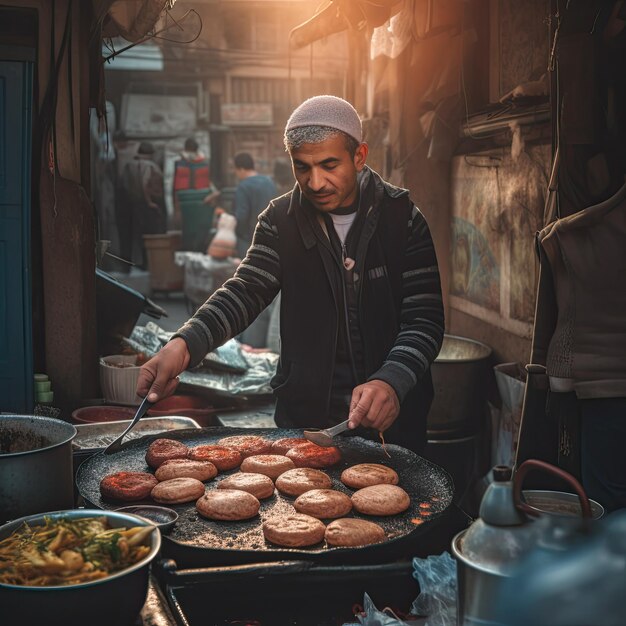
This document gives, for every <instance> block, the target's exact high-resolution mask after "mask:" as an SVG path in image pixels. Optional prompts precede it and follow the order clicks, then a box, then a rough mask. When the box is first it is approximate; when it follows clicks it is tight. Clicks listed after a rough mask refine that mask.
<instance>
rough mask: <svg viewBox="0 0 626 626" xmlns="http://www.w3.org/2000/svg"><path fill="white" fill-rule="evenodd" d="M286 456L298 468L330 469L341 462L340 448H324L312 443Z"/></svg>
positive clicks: (300, 445)
mask: <svg viewBox="0 0 626 626" xmlns="http://www.w3.org/2000/svg"><path fill="white" fill-rule="evenodd" d="M285 456H287V457H288V458H290V459H291V460H292V461H293V462H294V463H295V465H296V467H317V468H319V467H330V466H331V465H335V464H336V463H339V461H341V452H339V448H335V447H334V446H331V447H330V448H324V447H322V446H318V445H317V444H316V443H313V442H311V441H307V443H301V444H299V445H297V446H295V447H293V448H291V450H288V451H287V454H286V455H285Z"/></svg>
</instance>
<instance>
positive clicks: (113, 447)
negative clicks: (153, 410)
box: [104, 396, 154, 454]
mask: <svg viewBox="0 0 626 626" xmlns="http://www.w3.org/2000/svg"><path fill="white" fill-rule="evenodd" d="M153 404H154V403H153V402H148V396H146V397H145V398H144V399H143V402H142V403H141V404H140V405H139V408H138V409H137V413H135V417H133V421H132V422H131V423H130V424H129V425H128V428H127V429H126V430H125V431H124V432H123V433H122V434H121V435H120V436H119V437H118V438H117V439H115V440H114V441H112V442H111V443H110V444H109V445H108V446H107V447H106V448H105V449H104V453H105V454H113V453H114V452H117V451H118V450H120V449H121V448H122V439H124V437H125V436H126V435H127V434H128V432H129V431H130V430H131V429H132V428H133V427H134V426H135V424H136V423H137V422H138V421H139V420H140V419H141V418H142V417H143V416H144V415H145V414H146V411H147V410H148V409H149V408H150V407H151V406H152V405H153Z"/></svg>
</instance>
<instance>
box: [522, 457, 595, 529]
mask: <svg viewBox="0 0 626 626" xmlns="http://www.w3.org/2000/svg"><path fill="white" fill-rule="evenodd" d="M532 470H543V471H544V472H548V473H549V474H553V475H554V476H556V477H557V478H560V479H561V480H563V481H565V482H566V483H568V484H569V486H570V487H571V488H572V489H573V490H574V491H575V492H576V495H577V496H578V499H579V500H580V508H581V512H582V517H583V519H591V505H590V504H589V498H588V497H587V494H586V493H585V490H584V489H583V486H582V485H581V484H580V483H579V482H578V481H577V480H576V479H575V478H574V477H573V476H572V475H571V474H568V473H567V472H566V471H564V470H562V469H561V468H559V467H556V466H554V465H550V463H546V462H545V461H539V460H537V459H528V460H527V461H524V462H523V463H522V464H521V465H520V466H519V467H518V468H517V471H516V472H515V476H514V477H513V501H514V502H515V506H516V507H517V508H518V509H519V510H520V511H523V512H524V513H526V514H527V515H532V516H535V517H536V516H538V515H539V512H538V511H537V509H534V508H533V507H531V506H529V505H528V504H526V502H523V501H522V483H523V482H524V478H526V475H527V474H528V473H529V472H530V471H532Z"/></svg>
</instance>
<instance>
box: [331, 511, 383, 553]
mask: <svg viewBox="0 0 626 626" xmlns="http://www.w3.org/2000/svg"><path fill="white" fill-rule="evenodd" d="M324 536H325V538H326V542H327V543H328V545H329V546H345V547H354V546H367V545H369V544H371V543H380V542H381V541H385V539H386V538H387V536H386V535H385V531H384V530H383V529H382V528H381V527H380V526H379V525H378V524H374V522H368V521H367V520H364V519H356V518H354V517H346V518H344V519H336V520H334V521H332V522H331V523H330V524H328V526H327V527H326V533H325V535H324Z"/></svg>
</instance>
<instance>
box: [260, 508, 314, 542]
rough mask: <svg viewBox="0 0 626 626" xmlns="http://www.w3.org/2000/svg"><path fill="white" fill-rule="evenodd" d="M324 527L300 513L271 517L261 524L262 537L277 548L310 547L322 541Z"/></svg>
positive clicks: (312, 518)
mask: <svg viewBox="0 0 626 626" xmlns="http://www.w3.org/2000/svg"><path fill="white" fill-rule="evenodd" d="M325 530H326V527H325V526H324V524H323V523H322V522H320V521H319V520H318V519H317V518H315V517H311V516H310V515H303V514H302V513H291V514H290V515H281V516H280V517H272V518H270V519H268V520H267V521H266V522H264V524H263V535H264V536H265V538H266V539H267V540H268V541H271V542H272V543H275V544H276V545H279V546H286V547H288V548H297V547H302V546H312V545H314V544H316V543H319V542H320V541H322V540H323V539H324V531H325Z"/></svg>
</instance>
